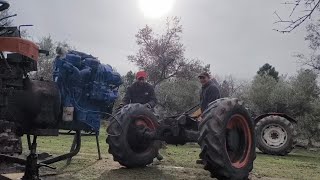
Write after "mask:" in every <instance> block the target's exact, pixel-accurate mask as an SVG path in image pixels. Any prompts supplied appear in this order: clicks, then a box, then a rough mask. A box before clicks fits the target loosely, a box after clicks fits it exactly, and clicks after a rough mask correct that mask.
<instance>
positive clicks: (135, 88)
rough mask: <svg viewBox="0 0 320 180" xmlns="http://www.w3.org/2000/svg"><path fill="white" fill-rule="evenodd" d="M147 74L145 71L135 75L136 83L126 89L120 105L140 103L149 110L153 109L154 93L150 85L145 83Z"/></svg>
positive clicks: (155, 101) (154, 103)
mask: <svg viewBox="0 0 320 180" xmlns="http://www.w3.org/2000/svg"><path fill="white" fill-rule="evenodd" d="M147 77H148V76H147V73H146V72H145V71H139V72H137V74H136V82H134V83H133V84H132V85H131V86H130V87H128V89H127V91H126V94H125V96H124V98H123V99H122V104H123V105H126V104H131V103H140V104H145V105H146V106H148V107H149V108H154V107H155V106H156V103H157V98H156V95H155V92H154V88H153V86H152V85H151V84H149V83H147V82H146V79H147Z"/></svg>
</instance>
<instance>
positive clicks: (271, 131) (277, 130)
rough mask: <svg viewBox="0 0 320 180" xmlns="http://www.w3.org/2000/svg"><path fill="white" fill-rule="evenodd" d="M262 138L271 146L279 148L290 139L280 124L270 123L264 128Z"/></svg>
mask: <svg viewBox="0 0 320 180" xmlns="http://www.w3.org/2000/svg"><path fill="white" fill-rule="evenodd" d="M261 139H262V140H263V142H264V143H265V144H266V145H267V146H269V147H271V148H279V147H281V146H283V145H284V144H286V142H287V140H288V134H287V131H286V130H285V129H284V128H283V127H282V126H280V125H278V124H269V125H267V126H266V127H264V128H263V129H262V133H261Z"/></svg>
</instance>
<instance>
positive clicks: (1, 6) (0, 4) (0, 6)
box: [0, 0, 10, 11]
mask: <svg viewBox="0 0 320 180" xmlns="http://www.w3.org/2000/svg"><path fill="white" fill-rule="evenodd" d="M9 6H10V4H9V3H8V2H7V1H4V0H0V11H4V10H6V9H8V8H9Z"/></svg>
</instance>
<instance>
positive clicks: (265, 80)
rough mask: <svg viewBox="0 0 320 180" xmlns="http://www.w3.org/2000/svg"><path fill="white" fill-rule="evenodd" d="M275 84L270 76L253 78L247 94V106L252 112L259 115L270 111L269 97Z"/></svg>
mask: <svg viewBox="0 0 320 180" xmlns="http://www.w3.org/2000/svg"><path fill="white" fill-rule="evenodd" d="M276 84H277V81H276V80H275V79H274V78H273V77H271V76H267V75H264V76H259V75H258V76H255V78H254V80H253V82H252V85H251V88H250V90H249V92H248V100H249V104H250V105H251V109H252V110H253V111H254V112H256V113H259V114H260V113H266V112H270V111H272V108H273V107H272V105H271V103H270V101H269V97H270V94H271V93H272V91H273V89H274V88H275V87H276Z"/></svg>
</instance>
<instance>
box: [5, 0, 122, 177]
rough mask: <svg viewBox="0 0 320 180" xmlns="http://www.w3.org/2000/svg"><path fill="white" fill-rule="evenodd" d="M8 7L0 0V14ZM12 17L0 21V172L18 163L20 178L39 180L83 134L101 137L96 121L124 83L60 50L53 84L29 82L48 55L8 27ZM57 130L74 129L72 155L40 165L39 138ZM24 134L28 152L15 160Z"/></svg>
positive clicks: (81, 56)
mask: <svg viewBox="0 0 320 180" xmlns="http://www.w3.org/2000/svg"><path fill="white" fill-rule="evenodd" d="M9 6H10V5H9V3H8V2H6V1H3V0H0V11H3V10H6V9H8V8H9ZM10 17H12V16H8V17H4V18H2V19H0V24H1V26H0V164H3V163H5V165H4V166H5V168H4V169H0V171H2V170H3V171H5V172H6V171H7V170H8V169H9V168H8V166H9V165H8V166H6V164H21V165H23V166H25V168H24V176H23V177H22V179H23V180H38V179H39V168H40V167H48V168H52V167H50V166H49V165H50V164H52V163H55V162H58V161H61V160H65V159H69V158H71V157H73V156H75V155H76V154H77V153H78V152H79V150H80V147H81V131H85V132H94V133H95V134H99V130H100V119H101V117H102V116H103V115H105V114H108V112H105V111H106V109H110V107H112V106H113V103H114V102H115V100H116V99H117V97H118V87H119V86H120V85H121V84H122V80H121V76H120V74H119V73H117V72H115V71H114V70H113V69H112V67H111V66H110V65H105V64H101V63H100V61H99V60H98V59H97V58H95V57H93V56H92V55H88V54H85V53H82V52H78V51H65V50H63V49H61V48H59V49H57V53H58V56H57V57H56V58H55V60H54V65H53V81H45V80H42V79H40V80H32V79H31V78H30V74H31V73H32V72H34V71H37V69H38V68H37V61H38V60H39V57H40V54H43V55H48V51H45V50H40V49H39V47H38V46H37V45H36V44H35V43H33V42H32V41H29V40H26V39H23V38H21V36H20V27H21V26H19V27H6V26H5V23H2V22H1V21H3V20H5V19H7V18H10ZM109 113H111V112H109ZM59 130H68V131H75V138H74V144H73V146H72V149H71V151H70V152H68V153H66V154H63V155H60V156H57V157H52V158H49V159H48V158H47V159H45V160H43V161H39V159H38V153H37V137H39V136H58V135H59ZM23 135H26V136H27V138H26V139H27V143H28V148H29V150H30V154H29V155H28V157H27V158H26V159H24V158H20V157H18V155H19V154H21V153H22V147H21V136H23ZM32 137H33V139H32ZM0 167H2V165H0ZM0 174H2V173H1V172H0ZM0 176H1V175H0ZM0 179H1V177H0Z"/></svg>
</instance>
